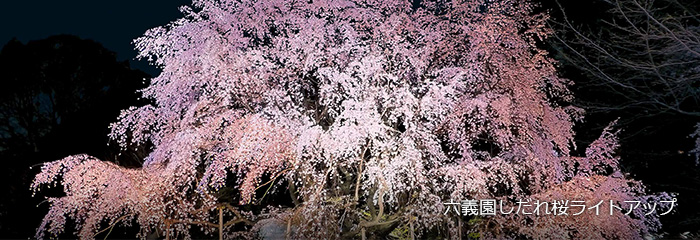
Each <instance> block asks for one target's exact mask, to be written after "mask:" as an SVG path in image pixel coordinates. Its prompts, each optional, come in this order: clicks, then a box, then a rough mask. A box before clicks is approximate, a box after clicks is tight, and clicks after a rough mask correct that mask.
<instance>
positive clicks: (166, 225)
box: [165, 219, 170, 240]
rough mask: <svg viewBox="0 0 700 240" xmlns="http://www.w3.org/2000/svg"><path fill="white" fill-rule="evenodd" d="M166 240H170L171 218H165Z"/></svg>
mask: <svg viewBox="0 0 700 240" xmlns="http://www.w3.org/2000/svg"><path fill="white" fill-rule="evenodd" d="M165 240H170V220H168V219H165Z"/></svg>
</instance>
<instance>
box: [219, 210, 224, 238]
mask: <svg viewBox="0 0 700 240" xmlns="http://www.w3.org/2000/svg"><path fill="white" fill-rule="evenodd" d="M223 239H224V208H223V207H219V240H223Z"/></svg>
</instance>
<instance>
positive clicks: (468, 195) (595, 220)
mask: <svg viewBox="0 0 700 240" xmlns="http://www.w3.org/2000/svg"><path fill="white" fill-rule="evenodd" d="M193 7H194V8H190V7H183V8H182V12H183V13H184V14H185V16H184V17H183V18H182V19H179V20H177V21H174V22H172V23H171V24H169V25H167V26H163V27H158V28H154V29H151V30H149V31H148V32H146V34H145V36H143V37H141V38H139V39H137V40H136V41H135V43H136V46H137V48H138V50H139V51H140V56H141V57H144V58H148V59H149V60H151V61H152V62H153V63H155V64H156V65H158V66H160V67H161V68H162V70H163V72H162V73H161V74H160V75H159V76H158V77H156V78H154V79H152V81H151V85H150V86H149V87H147V88H146V89H144V90H143V95H144V97H145V98H148V99H152V100H153V104H151V105H147V106H141V107H133V108H130V109H127V110H124V111H123V112H122V114H121V116H120V117H119V120H118V121H117V122H116V123H114V124H113V125H112V133H111V134H110V136H111V137H112V138H114V139H116V140H118V141H119V143H120V144H122V146H123V147H125V148H126V147H129V146H131V144H143V143H146V142H150V143H152V144H153V145H154V148H153V151H152V152H151V154H150V155H149V157H148V158H147V159H146V160H145V163H144V165H143V167H142V168H139V169H125V168H122V167H119V166H116V165H115V164H112V163H108V162H103V161H100V160H97V159H94V158H91V157H89V156H84V155H79V156H71V157H67V158H65V159H63V160H59V161H55V162H51V163H47V164H46V165H45V166H44V167H43V171H42V172H41V173H40V174H39V175H38V176H37V178H36V180H35V182H34V184H33V185H32V188H34V189H35V190H36V189H38V188H39V187H40V185H43V184H51V183H52V182H53V183H54V184H55V181H58V179H60V182H58V183H59V184H60V185H62V186H63V187H64V190H65V192H66V196H64V197H58V198H51V199H50V201H51V204H52V205H51V210H50V212H49V213H48V214H47V215H46V218H45V219H44V222H43V224H42V226H41V227H40V229H39V231H38V233H37V236H38V237H43V236H44V232H45V231H49V232H51V233H53V234H58V233H60V232H62V231H63V229H64V226H65V223H66V217H69V218H71V219H73V220H74V221H75V223H76V227H77V230H79V231H80V233H79V236H80V237H81V238H92V237H94V234H95V233H97V232H98V231H99V230H100V227H105V226H107V224H112V223H116V222H120V221H121V222H125V223H136V224H138V225H139V226H140V227H141V230H142V231H141V235H140V236H141V237H145V235H146V234H148V233H149V232H153V231H164V230H167V231H172V233H173V234H177V235H178V236H182V237H189V236H190V228H191V227H192V226H193V225H197V223H196V222H206V221H212V222H216V221H215V219H216V214H215V212H214V211H213V210H214V209H215V208H216V207H217V206H221V204H222V203H226V202H225V201H222V200H220V197H221V194H222V189H224V188H226V187H232V188H233V189H235V191H233V192H234V193H233V194H234V199H235V202H232V203H226V204H232V205H237V206H242V205H245V204H261V203H262V201H258V199H260V198H261V197H262V196H261V195H260V194H259V193H258V194H256V190H258V189H260V188H261V187H262V189H263V190H264V189H266V188H268V187H267V186H265V184H266V183H264V182H263V179H272V181H273V183H270V184H272V186H273V187H274V188H272V194H277V195H278V197H279V196H282V197H286V195H284V194H286V193H285V188H288V189H289V192H292V194H291V197H292V198H294V199H293V202H294V203H295V205H294V206H293V207H282V208H272V209H268V210H265V211H264V212H263V213H257V212H253V213H247V214H246V213H241V214H239V213H237V212H236V216H233V215H231V217H233V218H248V219H249V220H251V221H249V223H251V224H252V223H254V222H263V220H265V219H267V220H269V219H276V220H279V221H281V222H284V223H286V224H288V229H293V231H291V232H290V233H289V234H294V235H293V236H295V237H311V236H317V237H326V238H336V237H340V236H345V237H352V236H355V235H359V234H364V233H365V232H366V231H370V232H371V231H376V232H381V231H384V230H386V229H385V228H386V226H390V228H393V229H402V228H403V229H408V228H409V227H410V231H411V232H412V233H414V234H415V235H416V236H420V235H421V234H426V233H428V232H439V233H440V234H441V235H443V236H448V237H453V238H457V237H460V235H459V234H462V232H463V231H465V232H466V231H471V232H478V233H480V234H481V236H485V237H518V236H520V237H522V236H529V237H534V238H552V237H554V238H568V237H574V238H594V239H598V238H602V237H612V238H639V237H640V236H642V235H643V234H646V233H647V232H649V231H653V230H656V229H657V228H658V227H659V223H658V219H657V216H656V215H644V214H637V215H633V216H632V215H630V216H627V215H615V216H586V217H571V216H569V217H561V218H549V217H539V218H538V217H536V216H523V215H520V216H513V215H497V216H493V217H488V218H484V219H483V220H481V221H478V222H476V224H475V225H470V226H467V225H466V224H462V225H460V224H459V223H458V222H459V221H458V220H457V218H455V217H454V216H449V215H445V214H444V212H445V210H446V209H445V204H444V203H445V202H448V201H450V200H456V201H457V200H460V199H486V198H489V199H497V200H502V201H504V202H505V203H506V204H507V205H511V206H512V205H513V204H515V199H526V198H540V199H545V200H561V199H565V198H579V199H583V200H587V201H592V202H593V201H595V202H597V201H598V200H603V199H604V200H614V201H616V202H623V201H626V200H633V199H637V200H639V199H643V200H644V201H646V200H648V199H649V198H647V197H648V196H647V193H646V190H645V189H644V186H643V185H642V184H641V183H639V182H636V181H633V180H628V179H625V177H624V176H623V174H621V173H620V172H619V171H620V170H619V169H618V167H617V164H618V159H617V158H616V157H615V154H614V151H615V148H616V147H617V142H616V138H615V136H614V132H612V130H611V129H608V130H606V131H605V132H604V133H603V134H602V135H601V138H600V139H598V140H597V141H595V142H594V143H593V144H592V145H591V146H590V147H588V150H587V151H586V155H587V156H583V157H574V156H570V152H571V151H570V150H571V149H570V148H572V147H573V146H574V145H573V137H574V132H573V130H572V127H573V121H575V120H577V119H579V117H580V116H581V110H580V109H578V108H575V107H571V106H569V104H568V102H569V101H570V100H571V93H570V92H569V91H568V90H567V86H568V85H569V82H568V81H567V80H566V79H562V78H560V77H558V76H557V72H556V69H555V62H553V60H552V59H550V58H549V57H548V56H547V52H546V51H544V50H542V49H541V48H539V47H538V43H540V42H541V41H542V40H543V39H544V38H546V37H547V35H548V34H549V33H550V32H549V29H547V28H546V27H545V21H546V18H547V15H546V14H542V13H534V10H533V6H532V5H531V4H530V3H528V2H527V1H521V0H502V1H484V0H465V1H436V2H434V1H414V2H411V1H398V0H393V1H379V0H377V1H372V0H352V1H343V0H332V1H318V0H314V1H293V0H292V1H289V0H272V1H249V0H245V1H232V0H221V1H213V0H212V1H204V0H195V1H194V4H193ZM59 176H61V177H60V178H59ZM282 182H284V183H285V185H282V184H281V183H282ZM231 184H233V185H231ZM275 190H276V191H275ZM266 194H267V193H266ZM664 196H666V195H660V196H656V197H657V198H658V197H664ZM235 209H236V207H232V208H231V210H234V211H235ZM244 215H245V216H244ZM125 216H126V217H125ZM130 220H133V221H130ZM204 226H207V227H208V228H207V229H210V230H211V228H209V226H208V225H206V224H205V225H204ZM232 226H234V225H230V226H228V227H227V231H230V232H232V231H233V229H234V228H233V227H232ZM257 228H259V227H256V225H254V226H253V227H252V228H247V229H250V230H249V231H250V232H253V231H255V229H257ZM157 229H160V230H157ZM389 230H391V229H389ZM250 232H249V233H250ZM173 236H174V235H173ZM249 236H252V235H249Z"/></svg>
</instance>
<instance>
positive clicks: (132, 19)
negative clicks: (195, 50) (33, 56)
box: [0, 0, 191, 75]
mask: <svg viewBox="0 0 700 240" xmlns="http://www.w3.org/2000/svg"><path fill="white" fill-rule="evenodd" d="M189 3H191V1H190V0H146V1H139V0H108V1H95V0H70V1H49V0H39V1H5V2H3V4H2V7H0V45H5V43H7V42H8V41H10V40H11V39H12V38H13V37H16V38H17V39H18V40H20V41H22V42H23V43H27V41H32V40H39V39H44V38H46V37H48V36H51V35H56V34H71V35H76V36H78V37H80V38H83V39H92V40H95V41H97V42H99V43H101V44H103V46H105V47H106V48H107V49H109V50H112V51H115V52H117V58H118V60H130V61H131V66H132V67H135V68H138V69H141V70H144V71H146V72H148V73H149V74H151V75H153V74H155V73H157V70H156V69H155V68H153V67H151V66H149V65H148V64H147V63H146V62H145V61H136V60H135V59H134V57H135V56H136V51H135V50H133V45H132V44H131V41H132V40H133V39H134V38H137V37H139V36H141V35H143V33H144V32H145V31H146V30H148V29H150V28H153V27H157V26H161V25H165V24H167V23H169V22H170V21H173V20H176V19H177V18H179V17H182V14H181V13H180V11H179V10H178V7H179V6H182V5H186V4H189Z"/></svg>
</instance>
